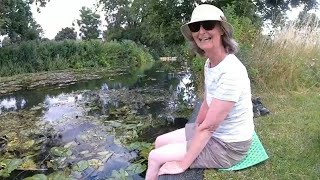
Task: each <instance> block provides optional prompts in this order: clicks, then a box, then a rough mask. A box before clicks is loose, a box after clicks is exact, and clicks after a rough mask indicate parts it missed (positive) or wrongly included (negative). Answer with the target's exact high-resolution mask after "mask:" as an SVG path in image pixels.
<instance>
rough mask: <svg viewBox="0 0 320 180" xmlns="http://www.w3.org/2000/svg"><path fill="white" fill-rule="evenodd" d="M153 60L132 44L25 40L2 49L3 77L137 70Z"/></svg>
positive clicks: (130, 42) (0, 61)
mask: <svg viewBox="0 0 320 180" xmlns="http://www.w3.org/2000/svg"><path fill="white" fill-rule="evenodd" d="M150 61H153V58H152V56H151V55H150V54H149V52H148V51H147V50H146V49H144V48H142V47H140V46H138V45H137V44H135V43H134V42H133V41H123V42H102V41H99V40H90V41H75V40H65V41H59V42H57V41H26V42H22V43H21V44H13V45H10V46H6V47H3V48H0V65H1V67H0V76H11V75H15V74H21V73H31V72H39V71H51V70H61V69H67V68H75V69H79V68H85V67H107V68H108V67H112V66H130V67H136V66H140V65H142V64H145V63H148V62H150Z"/></svg>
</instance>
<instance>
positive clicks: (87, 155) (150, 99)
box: [0, 67, 195, 179]
mask: <svg viewBox="0 0 320 180" xmlns="http://www.w3.org/2000/svg"><path fill="white" fill-rule="evenodd" d="M157 68H158V67H154V68H153V69H150V70H147V71H145V72H143V73H141V72H140V73H137V74H121V75H119V76H115V77H112V78H110V77H104V78H102V79H98V80H90V81H87V82H78V83H76V84H73V85H70V86H67V87H63V88H57V87H51V88H46V89H37V90H32V91H20V92H16V93H14V94H12V95H7V96H2V97H0V110H1V111H3V112H4V111H19V110H22V109H25V110H28V109H31V108H33V107H35V106H36V107H41V109H40V111H41V113H40V114H41V117H40V121H41V122H39V123H37V128H41V127H45V126H49V125H50V126H51V127H52V128H53V129H54V131H55V132H56V133H58V134H59V138H60V139H59V143H60V145H61V146H68V147H70V148H72V153H73V155H72V158H73V159H70V160H69V159H67V160H66V161H70V162H73V163H74V162H77V161H78V160H82V159H99V160H101V161H102V162H103V163H104V166H103V168H102V169H100V170H99V171H95V170H93V169H88V170H86V171H85V172H84V175H83V176H82V177H85V176H86V175H85V174H88V175H90V178H91V179H104V178H105V177H109V176H110V175H111V173H112V170H118V169H120V168H125V167H128V165H130V162H131V161H132V159H134V158H135V157H136V156H137V154H136V153H135V152H130V151H129V150H127V149H126V148H124V147H123V146H122V145H121V144H120V143H118V141H119V139H118V138H119V137H117V136H116V135H114V136H113V135H110V134H112V133H111V131H114V129H119V128H120V127H119V128H117V127H116V126H117V125H118V124H117V121H124V119H119V116H118V115H119V114H117V113H122V116H121V118H127V117H129V116H141V117H142V120H141V121H142V123H143V120H145V121H146V120H148V119H147V118H145V117H149V116H152V118H155V119H166V120H171V121H173V119H174V112H175V110H176V109H177V106H178V104H179V103H187V104H190V103H192V102H193V101H194V98H195V97H194V93H193V90H194V87H193V86H192V83H191V80H190V77H191V74H190V73H188V72H187V73H186V72H183V73H177V72H168V71H165V70H162V69H160V70H158V69H157ZM88 104H89V105H92V104H94V105H97V107H89V108H88V106H87V105H88ZM128 104H129V105H128ZM125 106H131V107H130V108H131V109H130V110H129V111H127V109H126V107H125ZM94 108H96V109H98V111H97V112H96V111H93V109H94ZM88 109H90V110H88ZM119 109H120V110H119ZM123 109H124V111H122V110H123ZM132 109H133V110H132ZM111 110H112V111H113V112H112V113H113V114H110V111H111ZM117 110H119V111H117ZM1 111H0V112H1ZM88 111H90V113H91V112H93V113H94V114H93V116H92V114H89V112H88ZM126 113H127V114H126ZM123 114H124V115H123ZM96 117H99V118H100V117H103V118H102V119H98V118H96ZM131 123H133V122H131ZM134 125H136V124H134ZM128 127H130V126H129V125H128ZM135 128H137V127H134V128H133V130H134V129H135ZM129 131H132V128H131V129H124V130H123V132H121V134H119V136H121V135H123V136H128V135H129V134H128V132H129ZM109 132H110V133H109ZM108 153H112V156H111V157H110V156H109V157H108V158H106V157H107V156H106V154H107V155H108ZM101 154H103V155H104V156H105V157H101ZM88 177H89V176H88ZM80 178H81V177H80Z"/></svg>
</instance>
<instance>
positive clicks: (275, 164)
mask: <svg viewBox="0 0 320 180" xmlns="http://www.w3.org/2000/svg"><path fill="white" fill-rule="evenodd" d="M319 92H320V89H313V90H309V91H303V92H301V91H300V92H290V93H279V92H278V93H270V92H260V93H259V94H260V96H261V97H262V100H263V102H264V104H265V106H266V107H268V108H269V109H270V111H271V112H272V114H271V115H269V116H265V117H259V118H257V119H255V125H256V132H257V134H258V135H259V137H260V139H261V141H262V143H263V145H264V147H265V149H266V151H267V153H268V155H269V156H270V158H269V159H268V160H267V161H265V162H264V163H261V164H259V165H256V166H254V167H251V168H249V169H246V170H242V171H239V172H220V171H215V170H207V171H206V172H205V179H207V180H211V179H319V177H320V121H319V119H320V111H319V104H320V93H319Z"/></svg>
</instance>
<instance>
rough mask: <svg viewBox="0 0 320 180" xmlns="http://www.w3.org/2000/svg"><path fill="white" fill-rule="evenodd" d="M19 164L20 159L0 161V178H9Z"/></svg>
mask: <svg viewBox="0 0 320 180" xmlns="http://www.w3.org/2000/svg"><path fill="white" fill-rule="evenodd" d="M0 160H1V159H0ZM21 164H22V160H21V159H5V160H3V161H0V167H1V168H0V177H9V176H10V173H11V172H12V171H14V170H16V169H17V168H18V167H19V166H20V165H21Z"/></svg>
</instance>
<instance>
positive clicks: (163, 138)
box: [155, 128, 187, 149]
mask: <svg viewBox="0 0 320 180" xmlns="http://www.w3.org/2000/svg"><path fill="white" fill-rule="evenodd" d="M186 141H187V140H186V134H185V128H181V129H178V130H175V131H172V132H169V133H166V134H163V135H160V136H158V137H157V139H156V141H155V148H156V149H157V148H159V147H162V146H164V145H167V144H173V143H185V142H186Z"/></svg>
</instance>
